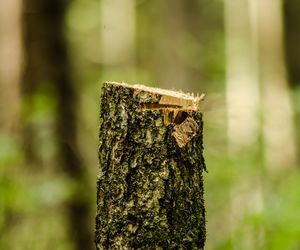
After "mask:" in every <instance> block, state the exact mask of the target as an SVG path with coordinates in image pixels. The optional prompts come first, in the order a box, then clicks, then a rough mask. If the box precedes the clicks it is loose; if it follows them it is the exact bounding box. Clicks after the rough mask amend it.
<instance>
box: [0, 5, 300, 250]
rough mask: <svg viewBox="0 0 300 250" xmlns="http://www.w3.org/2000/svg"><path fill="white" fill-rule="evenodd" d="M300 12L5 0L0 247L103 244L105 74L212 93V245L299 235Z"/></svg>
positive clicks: (0, 27)
mask: <svg viewBox="0 0 300 250" xmlns="http://www.w3.org/2000/svg"><path fill="white" fill-rule="evenodd" d="M299 13H300V2H299V1H297V0H285V1H284V0H263V1H261V0H151V1H150V0H23V1H22V0H1V1H0V108H1V112H0V128H1V132H0V163H1V165H0V249H7V250H9V249H14V250H18V249H22V250H27V249H28V250H35V249H36V250H40V249H49V250H50V249H51V250H53V249H58V250H73V249H76V250H85V249H94V246H93V232H94V216H95V208H96V177H97V173H98V168H99V166H98V159H97V147H98V115H99V102H100V88H101V83H102V82H104V81H107V80H113V81H124V82H128V83H143V84H147V85H150V86H158V87H163V88H168V89H176V90H180V89H181V90H183V91H186V92H195V93H202V92H204V93H206V94H207V98H206V100H205V102H204V103H202V104H201V106H200V108H201V110H202V111H203V113H204V120H205V133H204V144H205V158H206V163H207V168H208V171H209V172H208V174H205V176H204V178H205V199H206V207H207V247H206V249H207V250H211V249H220V250H221V249H224V250H225V249H236V250H240V249H243V250H248V249H249V250H251V249H272V250H273V249H274V250H277V249H278V250H283V249H291V250H293V249H300V195H299V194H300V172H299V171H300V169H299V167H300V164H299V152H300V151H299V148H300V147H299V146H300V133H299V128H300V47H299V45H300V30H299V24H300V14H299Z"/></svg>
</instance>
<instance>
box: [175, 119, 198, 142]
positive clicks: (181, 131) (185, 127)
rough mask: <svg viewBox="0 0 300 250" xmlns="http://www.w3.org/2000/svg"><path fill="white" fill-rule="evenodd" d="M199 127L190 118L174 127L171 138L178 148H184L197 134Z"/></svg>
mask: <svg viewBox="0 0 300 250" xmlns="http://www.w3.org/2000/svg"><path fill="white" fill-rule="evenodd" d="M198 129H199V126H198V124H197V122H196V121H195V120H194V119H193V118H191V117H188V118H186V119H185V120H184V121H183V122H182V123H181V124H178V125H175V126H174V132H173V133H172V136H174V137H175V140H176V142H177V144H178V146H179V147H180V148H182V147H184V146H185V145H186V144H187V143H188V142H189V141H191V140H192V138H193V137H194V136H195V135H196V134H197V131H198Z"/></svg>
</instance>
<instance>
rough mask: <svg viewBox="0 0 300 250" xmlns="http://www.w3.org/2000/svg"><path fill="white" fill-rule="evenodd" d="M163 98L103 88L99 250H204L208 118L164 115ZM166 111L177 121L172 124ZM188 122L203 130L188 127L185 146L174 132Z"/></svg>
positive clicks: (193, 113)
mask: <svg viewBox="0 0 300 250" xmlns="http://www.w3.org/2000/svg"><path fill="white" fill-rule="evenodd" d="M152 90H153V91H152ZM162 96H163V95H162V94H161V93H157V92H156V91H155V89H154V88H153V89H151V88H147V89H143V88H139V87H136V86H130V85H125V84H118V83H104V85H103V88H102V97H101V112H100V136H99V140H100V146H99V162H100V173H99V176H98V181H97V215H96V230H95V243H96V247H97V249H98V250H100V249H203V248H204V243H205V237H206V231H205V208H204V199H203V177H202V173H203V171H204V170H205V163H204V158H203V146H202V128H203V122H202V114H201V113H200V112H199V111H198V110H192V109H186V110H183V109H182V110H181V115H180V117H176V119H175V117H173V118H172V116H174V113H177V112H175V111H174V110H175V109H176V108H178V109H180V107H175V108H174V109H173V108H168V106H167V105H162V106H161V108H160V105H159V103H160V100H161V99H162ZM145 104H147V105H148V106H149V104H156V105H154V106H155V107H156V108H155V109H147V108H143V107H145V106H147V105H145ZM173 106H174V105H173ZM166 110H167V111H168V112H167V114H168V117H169V118H170V120H171V121H173V122H166ZM170 110H171V111H170ZM172 110H173V111H172ZM187 119H191V120H193V123H194V124H193V126H190V127H191V128H197V130H196V131H195V130H194V131H192V132H191V131H190V130H191V129H190V128H188V129H187V130H186V131H187V133H189V134H188V135H185V136H187V137H189V139H188V140H187V142H186V144H185V145H182V144H178V142H177V141H176V139H175V137H174V133H175V130H176V128H177V130H179V129H180V128H181V127H183V126H184V122H185V123H188V120H187ZM195 124H196V125H195Z"/></svg>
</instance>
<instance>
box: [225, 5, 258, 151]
mask: <svg viewBox="0 0 300 250" xmlns="http://www.w3.org/2000/svg"><path fill="white" fill-rule="evenodd" d="M252 4H253V2H252ZM251 7H252V6H251V1H248V0H238V1H235V0H226V1H225V30H226V99H227V113H228V118H227V122H228V127H227V134H228V144H229V149H230V151H233V152H237V151H238V152H241V151H244V152H245V151H246V150H248V149H249V146H250V147H251V146H253V145H255V144H256V143H257V141H258V135H259V116H258V115H259V113H258V111H259V110H258V105H259V80H258V65H257V63H258V62H257V60H258V51H257V44H256V35H257V32H256V30H255V28H256V27H255V16H254V15H253V13H252V11H251V10H252V8H251Z"/></svg>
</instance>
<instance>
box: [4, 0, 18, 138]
mask: <svg viewBox="0 0 300 250" xmlns="http://www.w3.org/2000/svg"><path fill="white" fill-rule="evenodd" d="M20 9H21V1H20V0H1V1H0V107H1V113H0V133H1V135H0V136H2V135H9V136H10V138H9V139H11V137H14V136H15V135H16V133H15V132H16V130H17V128H18V127H19V126H18V125H17V124H18V120H19V111H20V110H19V109H20V101H19V94H20V93H19V92H20V69H21V67H20V63H21V45H20V34H21V30H20Z"/></svg>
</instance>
